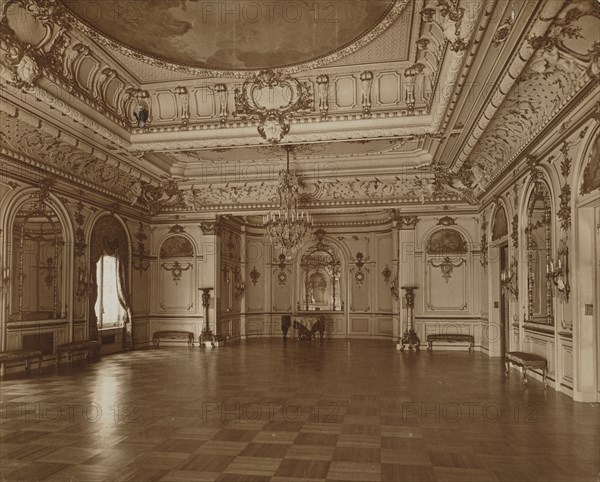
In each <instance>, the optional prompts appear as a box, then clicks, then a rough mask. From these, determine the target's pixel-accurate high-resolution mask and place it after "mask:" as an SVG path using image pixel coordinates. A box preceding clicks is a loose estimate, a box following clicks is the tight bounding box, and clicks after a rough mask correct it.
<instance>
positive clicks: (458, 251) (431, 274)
mask: <svg viewBox="0 0 600 482" xmlns="http://www.w3.org/2000/svg"><path fill="white" fill-rule="evenodd" d="M425 246H426V248H425V293H424V295H425V311H427V312H436V313H437V312H439V313H449V312H450V313H451V312H459V313H461V312H465V311H467V309H468V293H469V271H468V260H469V258H468V254H469V253H468V251H469V250H468V246H467V242H466V241H465V239H464V237H463V235H462V234H461V233H460V232H459V231H457V230H456V229H452V228H443V229H440V230H437V231H435V232H434V233H432V234H431V236H430V237H429V239H428V240H427V243H426V245H425Z"/></svg>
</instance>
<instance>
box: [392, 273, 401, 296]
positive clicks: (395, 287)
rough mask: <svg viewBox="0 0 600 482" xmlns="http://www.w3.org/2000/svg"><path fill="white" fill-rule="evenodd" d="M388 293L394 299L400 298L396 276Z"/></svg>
mask: <svg viewBox="0 0 600 482" xmlns="http://www.w3.org/2000/svg"><path fill="white" fill-rule="evenodd" d="M390 291H391V292H392V296H393V297H394V298H395V299H399V298H400V287H399V286H398V277H397V276H396V277H395V278H394V280H393V281H392V282H391V284H390Z"/></svg>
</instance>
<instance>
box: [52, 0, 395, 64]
mask: <svg viewBox="0 0 600 482" xmlns="http://www.w3.org/2000/svg"><path fill="white" fill-rule="evenodd" d="M394 2H395V0H369V1H364V0H344V1H342V2H340V1H336V2H333V1H331V2H323V1H316V2H313V1H310V2H305V1H298V2H289V1H284V2H280V1H257V2H246V1H241V2H240V1H239V0H219V1H215V2H208V1H205V0H137V1H126V2H124V1H122V0H106V1H102V2H99V1H97V0H63V3H64V4H65V5H66V6H67V7H68V8H69V9H70V10H71V11H72V12H74V13H75V14H76V15H77V16H78V17H79V18H80V19H81V20H83V21H84V22H86V23H87V24H88V25H90V26H91V27H93V28H95V29H97V30H98V31H100V32H101V33H103V34H105V35H106V36H108V37H110V38H112V39H114V40H116V41H118V42H120V43H122V44H123V45H125V46H127V47H130V48H132V49H134V50H136V51H139V52H143V53H145V54H148V55H151V56H154V57H157V58H159V59H163V60H166V61H169V62H173V63H179V64H186V65H194V66H198V67H208V68H216V69H259V68H272V67H278V66H283V65H290V64H296V63H300V62H306V61H308V60H311V59H314V58H317V57H321V56H324V55H327V54H330V53H332V52H334V51H336V50H338V49H340V48H342V47H344V46H346V45H348V44H350V43H352V42H353V41H355V40H357V39H358V38H360V37H362V36H363V35H364V34H365V33H367V32H369V31H370V30H371V29H372V28H373V27H374V26H375V25H377V23H378V21H379V20H380V19H381V17H382V16H384V15H385V14H386V13H387V12H388V10H389V9H390V7H391V6H392V5H393V4H394Z"/></svg>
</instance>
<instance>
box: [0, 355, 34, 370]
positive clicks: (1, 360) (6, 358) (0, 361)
mask: <svg viewBox="0 0 600 482" xmlns="http://www.w3.org/2000/svg"><path fill="white" fill-rule="evenodd" d="M34 359H37V361H38V369H39V370H40V371H41V370H42V352H41V351H39V350H9V351H3V352H0V365H4V364H6V363H11V362H22V361H24V362H25V370H27V373H29V360H34Z"/></svg>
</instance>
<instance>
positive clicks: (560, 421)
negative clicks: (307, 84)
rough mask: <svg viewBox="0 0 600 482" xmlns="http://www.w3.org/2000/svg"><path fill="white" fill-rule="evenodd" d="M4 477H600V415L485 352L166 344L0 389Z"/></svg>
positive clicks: (15, 379) (356, 344) (8, 382)
mask: <svg viewBox="0 0 600 482" xmlns="http://www.w3.org/2000/svg"><path fill="white" fill-rule="evenodd" d="M0 401H1V403H2V404H1V407H0V416H1V424H0V480H2V481H12V480H23V481H32V480H48V481H121V480H122V481H219V482H220V481H232V482H233V481H269V480H271V481H279V482H293V481H309V482H316V481H344V480H345V481H360V482H366V481H385V482H388V481H389V482H395V481H398V482H400V481H415V482H418V481H427V482H430V481H437V482H444V481H448V482H464V481H470V482H471V481H472V482H487V481H490V482H498V481H517V482H525V481H545V482H546V481H569V482H575V481H598V480H599V479H598V477H599V473H600V408H599V407H598V406H594V405H592V404H580V403H574V402H573V401H571V400H570V399H569V398H568V397H566V396H565V395H562V394H560V393H557V392H555V391H554V390H551V389H549V388H548V389H546V390H544V388H543V385H542V384H541V383H539V382H537V381H535V380H530V382H529V385H528V386H526V387H524V386H523V385H521V377H520V376H519V374H518V373H517V372H516V370H515V371H514V374H513V375H512V376H511V377H510V378H509V379H505V376H504V372H503V365H502V364H501V363H500V362H499V361H498V360H496V359H490V358H488V357H486V356H485V355H482V354H479V353H472V354H469V353H467V352H459V351H446V352H445V351H441V350H435V351H434V352H433V353H427V352H425V351H422V352H420V353H399V352H397V351H396V350H395V349H394V347H393V346H392V344H391V343H390V342H389V341H376V340H360V341H358V340H357V341H354V340H353V341H349V342H346V341H331V342H326V343H325V344H324V345H322V346H321V345H319V344H316V345H313V346H310V347H309V346H306V345H301V344H298V343H293V342H289V343H288V344H287V345H283V343H281V342H280V341H273V342H269V341H264V340H262V341H255V342H250V341H248V342H242V343H240V344H231V345H226V346H224V347H219V348H217V349H214V350H206V351H201V350H200V349H198V348H195V349H183V348H160V349H159V350H145V351H136V352H131V353H123V354H118V355H112V356H107V357H104V358H103V359H102V361H100V362H98V363H94V364H83V363H81V364H75V365H74V366H73V367H72V368H68V367H62V366H61V367H60V368H59V369H58V370H56V369H49V371H47V372H43V373H42V374H39V375H38V374H32V375H31V376H30V377H29V378H27V377H26V376H11V377H8V378H5V379H4V380H2V382H1V395H0Z"/></svg>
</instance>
